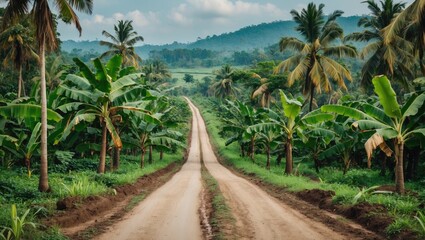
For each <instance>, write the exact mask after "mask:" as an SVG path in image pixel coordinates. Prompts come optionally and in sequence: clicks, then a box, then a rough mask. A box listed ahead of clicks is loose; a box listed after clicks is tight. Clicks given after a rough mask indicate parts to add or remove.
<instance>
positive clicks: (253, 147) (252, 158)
mask: <svg viewBox="0 0 425 240" xmlns="http://www.w3.org/2000/svg"><path fill="white" fill-rule="evenodd" d="M254 140H255V139H254V137H251V142H250V145H249V146H250V150H249V151H250V153H249V154H250V157H251V160H252V162H255V160H254V152H255V141H254Z"/></svg>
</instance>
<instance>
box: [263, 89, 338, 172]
mask: <svg viewBox="0 0 425 240" xmlns="http://www.w3.org/2000/svg"><path fill="white" fill-rule="evenodd" d="M279 94H280V103H281V105H282V109H281V110H280V111H279V112H278V113H276V112H274V111H272V110H269V116H270V119H271V121H270V122H269V123H263V125H264V126H266V125H275V126H277V127H278V128H280V129H281V131H282V133H283V134H284V136H285V141H284V142H285V151H286V166H285V173H286V174H292V169H293V157H292V148H293V140H294V135H295V134H296V135H297V136H298V137H299V138H301V139H302V140H303V142H306V141H307V140H308V137H307V136H306V135H305V134H304V130H306V129H309V128H311V127H312V125H315V124H318V123H322V122H325V121H330V120H332V119H333V115H332V114H329V113H322V112H320V111H317V110H315V111H312V112H310V113H308V114H306V115H302V114H301V108H302V102H303V100H302V98H301V97H300V99H289V98H288V97H287V96H286V95H285V93H284V92H283V91H282V90H279ZM315 129H316V131H318V132H322V133H323V134H326V132H327V131H326V129H322V128H320V127H317V126H315Z"/></svg>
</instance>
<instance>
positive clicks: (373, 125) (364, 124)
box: [353, 120, 394, 130]
mask: <svg viewBox="0 0 425 240" xmlns="http://www.w3.org/2000/svg"><path fill="white" fill-rule="evenodd" d="M353 126H354V127H358V128H360V129H361V130H373V129H394V128H393V127H392V126H390V125H386V124H384V123H381V122H378V121H376V120H359V121H356V122H354V123H353Z"/></svg>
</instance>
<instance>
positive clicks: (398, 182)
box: [395, 140, 404, 194]
mask: <svg viewBox="0 0 425 240" xmlns="http://www.w3.org/2000/svg"><path fill="white" fill-rule="evenodd" d="M395 141H396V143H395V157H396V167H395V168H396V169H395V189H396V192H397V193H399V194H404V164H403V153H404V143H403V142H401V143H399V142H398V140H395Z"/></svg>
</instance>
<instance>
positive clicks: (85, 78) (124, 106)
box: [57, 55, 155, 174]
mask: <svg viewBox="0 0 425 240" xmlns="http://www.w3.org/2000/svg"><path fill="white" fill-rule="evenodd" d="M74 62H75V63H76V64H77V66H78V67H79V68H80V75H76V74H69V75H68V76H67V77H66V79H65V81H64V82H63V83H62V84H61V85H60V86H59V89H58V92H57V94H58V95H59V96H62V97H64V101H63V102H64V103H63V104H62V105H60V106H58V107H57V109H59V110H60V111H62V112H64V113H72V115H73V117H72V118H71V119H69V120H68V121H69V123H68V125H67V126H66V128H65V129H64V132H63V135H62V137H61V139H60V140H62V141H63V140H65V139H66V138H67V136H68V135H69V134H70V132H71V131H72V129H73V128H74V127H75V126H76V125H77V124H79V123H80V122H83V121H85V122H88V123H91V122H93V121H94V120H95V119H98V120H99V121H100V125H101V127H102V140H101V150H100V161H99V167H98V173H101V174H103V173H104V172H105V160H106V151H107V135H108V134H107V133H108V132H109V135H110V136H111V138H112V141H113V143H114V146H115V147H116V148H118V149H121V148H122V142H121V138H120V136H119V134H118V132H117V130H116V127H115V125H116V123H118V122H121V121H122V116H121V115H120V113H121V112H122V111H124V110H125V111H134V112H140V113H143V114H144V115H147V116H148V115H149V113H148V111H146V110H145V109H143V108H142V107H140V105H141V103H142V102H143V100H145V99H147V98H149V99H154V98H155V97H154V96H152V94H151V92H150V91H148V90H147V89H146V88H145V86H144V85H142V84H140V83H139V82H138V81H139V80H140V78H141V75H142V74H141V73H132V72H134V70H133V69H132V68H121V64H122V57H121V56H119V55H116V56H114V57H112V58H111V59H110V60H109V61H108V63H107V64H106V65H103V64H102V62H101V61H100V59H99V58H96V59H94V60H93V65H94V68H95V71H94V72H93V71H92V70H91V69H90V68H89V67H88V66H87V65H86V64H84V63H83V62H82V61H81V60H79V59H78V58H76V59H74ZM146 119H147V120H149V121H155V119H154V118H152V117H146Z"/></svg>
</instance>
